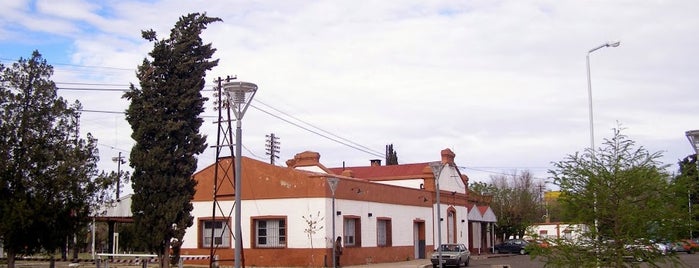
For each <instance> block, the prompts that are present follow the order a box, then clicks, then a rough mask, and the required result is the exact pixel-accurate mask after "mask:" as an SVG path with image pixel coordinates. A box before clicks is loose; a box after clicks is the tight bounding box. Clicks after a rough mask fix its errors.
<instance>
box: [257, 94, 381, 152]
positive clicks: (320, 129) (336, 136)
mask: <svg viewBox="0 0 699 268" xmlns="http://www.w3.org/2000/svg"><path fill="white" fill-rule="evenodd" d="M253 101H255V102H258V103H260V104H262V105H264V106H267V107H269V108H270V109H272V110H274V111H276V112H278V113H281V114H283V115H286V116H288V117H290V118H292V119H294V120H297V121H299V122H301V123H304V124H306V125H308V126H310V127H312V128H314V129H316V130H319V131H322V132H324V133H326V134H328V135H330V136H333V137H335V138H337V139H340V140H343V141H345V142H348V143H351V144H353V145H355V146H358V147H361V148H363V149H365V150H367V151H371V152H373V153H374V155H377V156H381V157H385V155H384V153H381V152H379V151H376V150H373V149H371V148H369V147H366V146H363V145H361V144H359V143H356V142H353V141H351V140H348V139H345V138H343V137H340V136H338V135H335V134H333V133H331V132H329V131H327V130H324V129H322V128H320V127H317V126H315V125H313V124H311V123H308V122H306V121H304V120H301V119H299V118H296V117H294V116H292V115H290V114H288V113H285V112H283V111H281V110H279V109H277V108H274V107H272V106H271V105H269V104H266V103H264V102H262V101H259V100H253Z"/></svg>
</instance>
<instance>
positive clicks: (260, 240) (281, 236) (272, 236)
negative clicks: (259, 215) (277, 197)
mask: <svg viewBox="0 0 699 268" xmlns="http://www.w3.org/2000/svg"><path fill="white" fill-rule="evenodd" d="M254 222H255V246H256V247H258V248H283V247H286V219H256V220H254Z"/></svg>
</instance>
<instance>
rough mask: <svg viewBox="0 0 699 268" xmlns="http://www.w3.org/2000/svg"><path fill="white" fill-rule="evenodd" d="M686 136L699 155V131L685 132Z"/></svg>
mask: <svg viewBox="0 0 699 268" xmlns="http://www.w3.org/2000/svg"><path fill="white" fill-rule="evenodd" d="M685 135H686V136H687V139H688V140H689V143H691V144H692V149H694V153H696V154H699V129H698V130H689V131H687V132H685Z"/></svg>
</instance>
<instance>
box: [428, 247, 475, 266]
mask: <svg viewBox="0 0 699 268" xmlns="http://www.w3.org/2000/svg"><path fill="white" fill-rule="evenodd" d="M439 249H441V250H442V267H445V266H447V265H449V266H456V267H460V266H461V264H463V265H464V266H468V264H469V262H470V261H471V253H470V252H469V251H468V248H467V247H466V246H465V245H464V244H442V245H441V246H440V247H439V248H438V249H436V250H435V251H434V253H432V256H431V257H430V260H431V261H432V267H434V268H436V267H439Z"/></svg>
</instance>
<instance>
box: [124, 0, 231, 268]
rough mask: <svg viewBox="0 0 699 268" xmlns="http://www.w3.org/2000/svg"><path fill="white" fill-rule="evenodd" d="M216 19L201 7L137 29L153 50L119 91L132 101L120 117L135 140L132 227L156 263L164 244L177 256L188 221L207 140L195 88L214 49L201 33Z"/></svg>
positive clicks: (164, 258)
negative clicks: (167, 28) (163, 31)
mask: <svg viewBox="0 0 699 268" xmlns="http://www.w3.org/2000/svg"><path fill="white" fill-rule="evenodd" d="M216 21H221V19H219V18H212V17H207V16H206V14H199V13H192V14H189V15H186V16H183V17H181V18H180V19H179V21H178V22H177V23H176V24H175V27H174V28H173V29H172V30H171V32H170V37H169V38H168V39H162V40H157V37H156V33H155V32H154V31H153V30H147V31H143V32H142V36H143V38H145V39H146V40H148V41H150V42H153V43H154V45H153V50H152V51H151V52H150V53H149V56H150V59H148V58H145V59H144V60H143V63H142V64H141V65H140V66H139V67H138V72H137V76H138V79H139V81H140V88H136V87H135V86H134V85H131V89H130V91H129V92H127V93H125V94H124V97H125V98H127V99H128V100H130V101H131V104H130V105H129V108H128V109H127V110H126V120H127V121H128V122H129V124H130V125H131V128H132V130H133V134H132V135H131V137H132V138H133V139H134V140H135V141H136V144H135V145H134V146H133V148H132V150H131V155H130V161H129V164H130V165H131V167H133V169H134V171H133V176H132V183H133V189H134V195H133V197H132V202H133V203H132V206H131V210H132V211H133V214H134V221H135V227H136V233H137V234H139V236H140V237H141V238H143V239H144V241H143V242H144V246H145V247H146V248H147V249H149V250H151V251H153V252H156V253H157V254H158V256H159V257H160V264H161V266H162V267H166V266H167V263H168V262H169V259H170V256H169V249H170V247H172V249H173V253H174V254H175V258H172V261H173V262H175V261H177V259H178V258H179V247H180V245H181V241H182V237H183V236H184V232H185V229H186V228H187V227H189V226H192V224H193V217H192V215H191V211H192V204H191V199H192V198H193V196H194V187H195V185H196V182H195V181H194V180H193V179H192V174H194V172H195V171H196V167H197V158H196V155H198V154H200V153H202V152H203V151H204V149H205V148H206V143H205V142H206V137H205V136H204V135H202V134H200V133H199V127H200V126H201V125H202V123H203V119H202V118H201V117H200V114H201V113H202V112H203V111H204V102H205V101H206V98H204V97H202V94H201V90H202V89H203V88H204V84H205V81H204V76H205V74H206V71H208V70H211V69H212V68H213V67H215V66H216V65H218V60H210V59H211V57H212V56H213V54H214V52H215V51H216V49H214V48H212V46H211V44H203V42H202V40H201V38H200V34H201V32H202V31H203V30H204V29H206V26H207V25H208V24H210V23H213V22H216Z"/></svg>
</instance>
